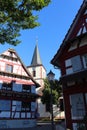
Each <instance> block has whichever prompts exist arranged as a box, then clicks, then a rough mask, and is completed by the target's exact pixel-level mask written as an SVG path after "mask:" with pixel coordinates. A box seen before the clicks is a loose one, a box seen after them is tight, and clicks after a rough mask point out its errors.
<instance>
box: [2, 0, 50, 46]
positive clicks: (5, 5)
mask: <svg viewBox="0 0 87 130" xmlns="http://www.w3.org/2000/svg"><path fill="white" fill-rule="evenodd" d="M50 2H51V0H0V43H1V44H5V43H8V44H12V45H17V44H18V43H20V41H19V40H18V39H17V37H18V36H20V33H19V32H20V30H21V29H32V28H34V27H37V26H39V25H40V24H39V23H38V22H37V20H38V16H37V15H34V12H35V11H40V10H41V9H42V8H44V7H45V6H48V4H49V3H50Z"/></svg>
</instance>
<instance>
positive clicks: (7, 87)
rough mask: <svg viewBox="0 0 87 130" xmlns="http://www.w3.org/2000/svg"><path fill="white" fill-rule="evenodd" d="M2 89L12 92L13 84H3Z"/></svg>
mask: <svg viewBox="0 0 87 130" xmlns="http://www.w3.org/2000/svg"><path fill="white" fill-rule="evenodd" d="M2 89H4V90H9V91H10V90H12V83H5V82H4V83H3V84H2Z"/></svg>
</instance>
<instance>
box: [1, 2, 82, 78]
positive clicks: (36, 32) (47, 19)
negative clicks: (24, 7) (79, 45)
mask: <svg viewBox="0 0 87 130" xmlns="http://www.w3.org/2000/svg"><path fill="white" fill-rule="evenodd" d="M82 2H83V0H52V2H51V4H50V5H49V6H48V7H45V8H44V9H42V10H41V11H40V12H37V15H39V19H38V21H39V22H40V24H41V25H40V27H36V28H35V29H32V30H25V31H21V36H20V38H19V39H20V40H21V43H20V44H19V45H17V46H16V47H14V46H11V45H8V44H5V45H1V47H0V53H2V52H3V51H5V50H7V49H8V48H14V49H15V50H16V52H17V53H18V55H19V56H20V57H21V60H22V61H23V62H24V64H25V65H26V66H29V65H30V63H31V60H32V56H33V52H34V48H35V45H36V38H37V37H38V48H39V51H40V56H41V59H42V63H43V65H44V67H45V68H46V70H47V73H48V72H49V71H50V69H51V70H52V71H53V72H54V73H55V78H56V79H59V77H60V71H59V70H58V69H54V67H53V65H51V64H50V61H51V59H52V58H53V57H54V55H55V54H56V52H57V50H58V49H59V47H60V45H61V43H62V41H63V39H64V37H65V35H66V33H67V31H68V29H69V27H70V25H71V24H72V21H73V19H74V18H75V16H76V14H77V11H78V10H79V8H80V6H81V4H82Z"/></svg>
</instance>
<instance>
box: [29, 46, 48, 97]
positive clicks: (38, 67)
mask: <svg viewBox="0 0 87 130" xmlns="http://www.w3.org/2000/svg"><path fill="white" fill-rule="evenodd" d="M27 68H28V70H29V72H30V73H31V75H32V76H33V78H34V79H35V81H36V82H38V83H39V84H40V85H41V87H40V88H39V90H37V92H38V93H39V94H40V95H42V90H43V89H44V82H43V79H44V78H46V69H45V67H44V66H43V64H42V61H41V57H40V53H39V49H38V44H36V46H35V49H34V53H33V57H32V60H31V64H30V66H28V67H27Z"/></svg>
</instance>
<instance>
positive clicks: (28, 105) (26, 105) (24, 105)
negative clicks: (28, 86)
mask: <svg viewBox="0 0 87 130" xmlns="http://www.w3.org/2000/svg"><path fill="white" fill-rule="evenodd" d="M30 109H31V103H30V102H24V101H23V102H22V111H30Z"/></svg>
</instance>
